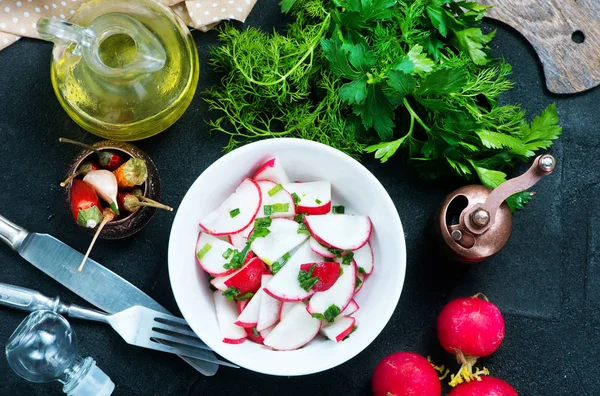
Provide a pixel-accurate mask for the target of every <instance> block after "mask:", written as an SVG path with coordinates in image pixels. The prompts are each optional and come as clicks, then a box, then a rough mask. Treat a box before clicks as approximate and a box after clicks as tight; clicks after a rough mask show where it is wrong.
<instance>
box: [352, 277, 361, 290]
mask: <svg viewBox="0 0 600 396" xmlns="http://www.w3.org/2000/svg"><path fill="white" fill-rule="evenodd" d="M361 283H362V281H361V280H360V278H359V277H358V276H357V277H356V281H355V282H354V288H355V289H358V287H359V286H360V284H361Z"/></svg>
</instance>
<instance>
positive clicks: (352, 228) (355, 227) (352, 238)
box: [304, 214, 373, 250]
mask: <svg viewBox="0 0 600 396" xmlns="http://www.w3.org/2000/svg"><path fill="white" fill-rule="evenodd" d="M304 224H306V227H307V228H308V230H309V231H310V233H311V234H312V236H313V237H314V238H315V239H316V240H317V241H318V242H319V243H321V244H322V245H325V246H329V247H332V248H335V249H340V250H358V249H360V248H361V247H363V246H364V245H365V244H366V243H367V242H368V241H369V238H370V237H371V231H372V230H373V225H372V224H371V219H370V218H369V217H368V216H356V215H343V214H326V215H321V216H306V217H305V218H304Z"/></svg>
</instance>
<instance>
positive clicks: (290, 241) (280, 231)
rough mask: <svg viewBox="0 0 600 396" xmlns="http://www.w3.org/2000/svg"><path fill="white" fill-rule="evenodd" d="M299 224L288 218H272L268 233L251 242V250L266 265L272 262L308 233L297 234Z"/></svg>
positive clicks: (296, 244) (304, 238) (292, 247)
mask: <svg viewBox="0 0 600 396" xmlns="http://www.w3.org/2000/svg"><path fill="white" fill-rule="evenodd" d="M298 227H299V224H298V223H296V222H295V221H294V220H290V219H273V220H272V221H271V225H270V226H269V231H270V233H269V234H268V235H267V236H265V237H261V238H256V239H255V240H254V242H252V245H251V247H252V251H253V252H254V254H255V255H256V256H258V257H260V259H261V260H262V261H264V262H265V263H266V264H267V265H271V264H273V263H274V262H275V261H277V260H278V259H279V258H281V257H282V256H283V255H284V254H286V253H287V252H289V251H291V250H292V249H294V248H295V247H297V246H298V245H300V244H301V243H302V242H304V241H305V240H306V239H308V235H306V234H298Z"/></svg>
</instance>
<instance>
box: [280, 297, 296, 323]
mask: <svg viewBox="0 0 600 396" xmlns="http://www.w3.org/2000/svg"><path fill="white" fill-rule="evenodd" d="M295 306H296V303H293V302H287V301H284V302H283V303H282V304H281V310H280V311H279V321H282V320H283V318H284V317H285V315H287V314H288V312H290V311H291V310H292V308H294V307H295Z"/></svg>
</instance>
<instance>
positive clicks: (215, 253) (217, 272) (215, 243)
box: [196, 232, 235, 276]
mask: <svg viewBox="0 0 600 396" xmlns="http://www.w3.org/2000/svg"><path fill="white" fill-rule="evenodd" d="M206 245H210V249H208V250H207V251H206V252H204V253H203V254H202V258H201V259H200V258H198V252H200V251H201V250H202V249H203V248H204V247H205V246H206ZM227 249H231V250H234V249H235V248H234V247H233V245H231V244H230V243H227V242H225V241H222V240H220V239H219V238H217V237H214V236H212V235H210V234H207V233H204V232H201V233H200V235H199V236H198V242H197V243H196V260H198V263H199V264H200V266H201V267H202V269H203V270H204V271H206V272H208V273H209V274H211V275H212V276H224V275H227V274H229V273H232V272H234V271H235V268H234V269H229V270H227V269H225V268H223V265H225V264H226V263H228V262H229V260H228V259H226V258H224V257H223V253H225V251H226V250H227Z"/></svg>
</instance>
